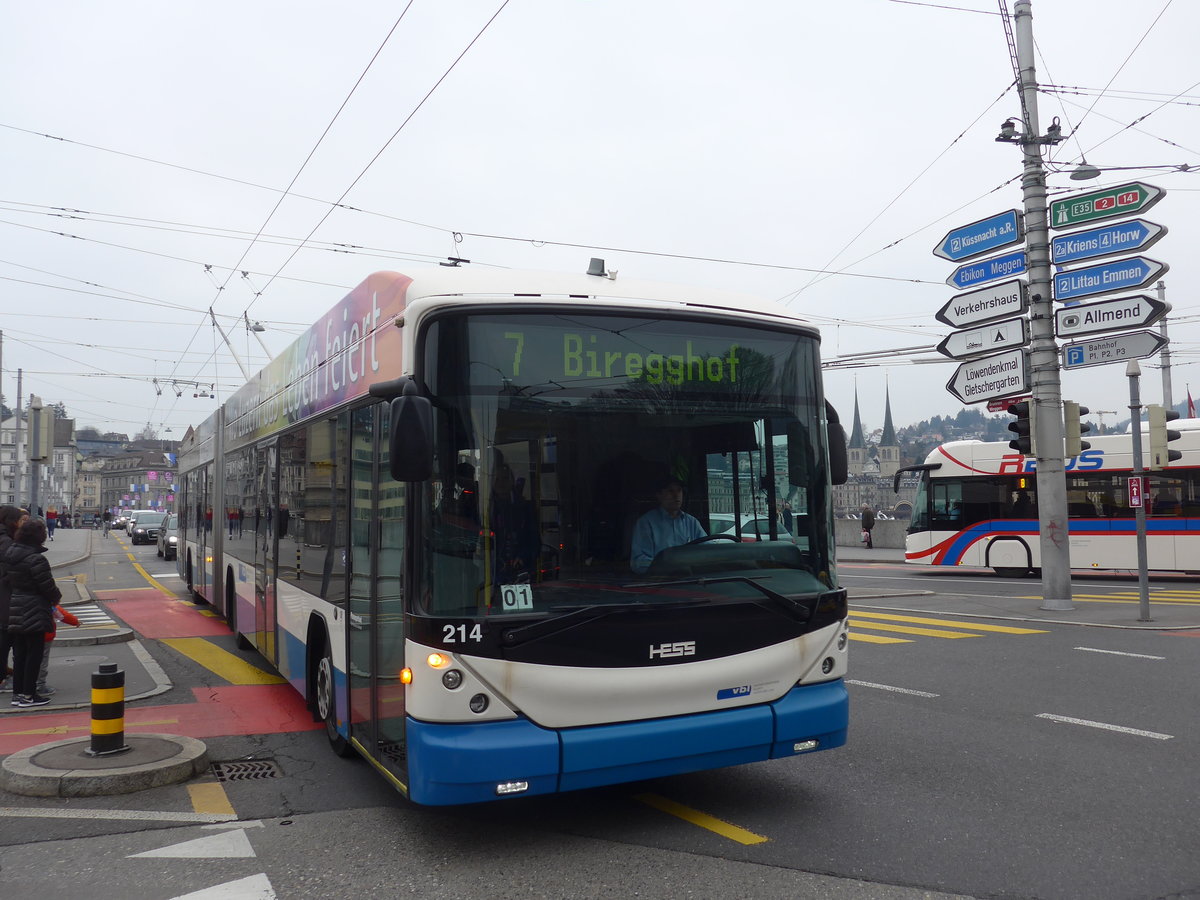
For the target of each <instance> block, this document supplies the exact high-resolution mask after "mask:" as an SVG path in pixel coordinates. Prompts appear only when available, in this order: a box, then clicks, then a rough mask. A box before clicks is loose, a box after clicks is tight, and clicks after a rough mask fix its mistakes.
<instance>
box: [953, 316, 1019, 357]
mask: <svg viewBox="0 0 1200 900" xmlns="http://www.w3.org/2000/svg"><path fill="white" fill-rule="evenodd" d="M1028 343H1029V320H1028V319H1025V318H1022V317H1020V316H1018V317H1017V318H1015V319H1005V320H1004V321H1003V322H993V323H992V324H991V325H980V326H979V327H978V328H972V329H970V330H968V331H956V332H954V333H953V334H951V335H949V336H947V337H946V339H945V340H943V341H942V342H941V343H940V344H938V346H937V351H938V353H940V354H942V355H943V356H948V357H950V358H951V359H966V358H967V357H970V356H979V355H981V354H984V353H995V352H996V351H997V350H1006V349H1008V348H1009V347H1024V346H1025V345H1027V344H1028Z"/></svg>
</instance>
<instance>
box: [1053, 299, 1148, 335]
mask: <svg viewBox="0 0 1200 900" xmlns="http://www.w3.org/2000/svg"><path fill="white" fill-rule="evenodd" d="M1170 311H1171V304H1170V303H1166V302H1164V301H1162V300H1156V299H1155V298H1153V297H1147V296H1146V295H1145V294H1136V295H1134V296H1133V297H1118V298H1117V299H1115V300H1097V301H1095V302H1092V303H1081V304H1079V305H1078V306H1065V307H1062V308H1060V309H1058V310H1056V311H1055V313H1054V334H1055V335H1056V336H1057V337H1060V338H1065V337H1078V336H1080V335H1084V334H1101V333H1102V332H1105V331H1120V330H1121V329H1122V328H1138V327H1140V326H1142V325H1153V324H1154V323H1155V322H1157V321H1158V320H1159V319H1161V318H1162V317H1163V316H1165V315H1166V314H1167V313H1169V312H1170Z"/></svg>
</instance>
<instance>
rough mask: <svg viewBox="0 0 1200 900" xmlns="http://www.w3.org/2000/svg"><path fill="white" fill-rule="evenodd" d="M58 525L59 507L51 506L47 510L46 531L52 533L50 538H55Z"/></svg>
mask: <svg viewBox="0 0 1200 900" xmlns="http://www.w3.org/2000/svg"><path fill="white" fill-rule="evenodd" d="M56 525H58V509H57V508H56V507H53V506H52V507H50V508H49V509H48V510H46V531H47V532H49V534H50V540H54V527H55V526H56Z"/></svg>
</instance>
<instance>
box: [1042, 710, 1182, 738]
mask: <svg viewBox="0 0 1200 900" xmlns="http://www.w3.org/2000/svg"><path fill="white" fill-rule="evenodd" d="M1037 717H1038V718H1039V719H1049V720H1050V721H1051V722H1064V723H1066V724H1067V725H1086V726H1087V727H1088V728H1103V729H1104V730H1105V731H1119V732H1120V733H1121V734H1132V735H1136V736H1137V737H1148V738H1154V739H1155V740H1156V741H1169V740H1171V738H1173V737H1175V735H1173V734H1159V733H1158V732H1157V731H1142V730H1141V729H1140V728H1126V727H1125V726H1124V725H1109V724H1107V723H1106V722H1089V721H1088V720H1087V719H1072V718H1071V717H1070V716H1056V715H1054V714H1053V713H1038V715H1037Z"/></svg>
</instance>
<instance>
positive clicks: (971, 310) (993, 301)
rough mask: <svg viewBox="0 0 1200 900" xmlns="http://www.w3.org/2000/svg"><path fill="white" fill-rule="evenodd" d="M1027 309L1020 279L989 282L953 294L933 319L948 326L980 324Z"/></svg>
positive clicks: (963, 326) (1025, 293)
mask: <svg viewBox="0 0 1200 900" xmlns="http://www.w3.org/2000/svg"><path fill="white" fill-rule="evenodd" d="M1028 310H1029V292H1028V291H1027V290H1026V289H1025V282H1023V281H1022V280H1021V279H1020V278H1014V279H1012V280H1011V281H1004V282H1001V283H1000V284H993V285H991V286H990V287H985V288H981V289H980V290H978V291H967V293H965V294H955V295H954V296H953V297H951V298H950V302H949V303H947V304H946V305H945V306H943V307H942V308H941V309H939V310H938V311H937V315H936V317H935V318H936V319H937V320H938V321H939V322H945V323H946V324H947V325H949V326H950V327H951V328H965V327H966V326H967V325H982V324H983V323H984V322H994V321H996V320H997V319H1005V318H1008V317H1009V316H1016V315H1021V314H1023V313H1025V312H1027V311H1028Z"/></svg>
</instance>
